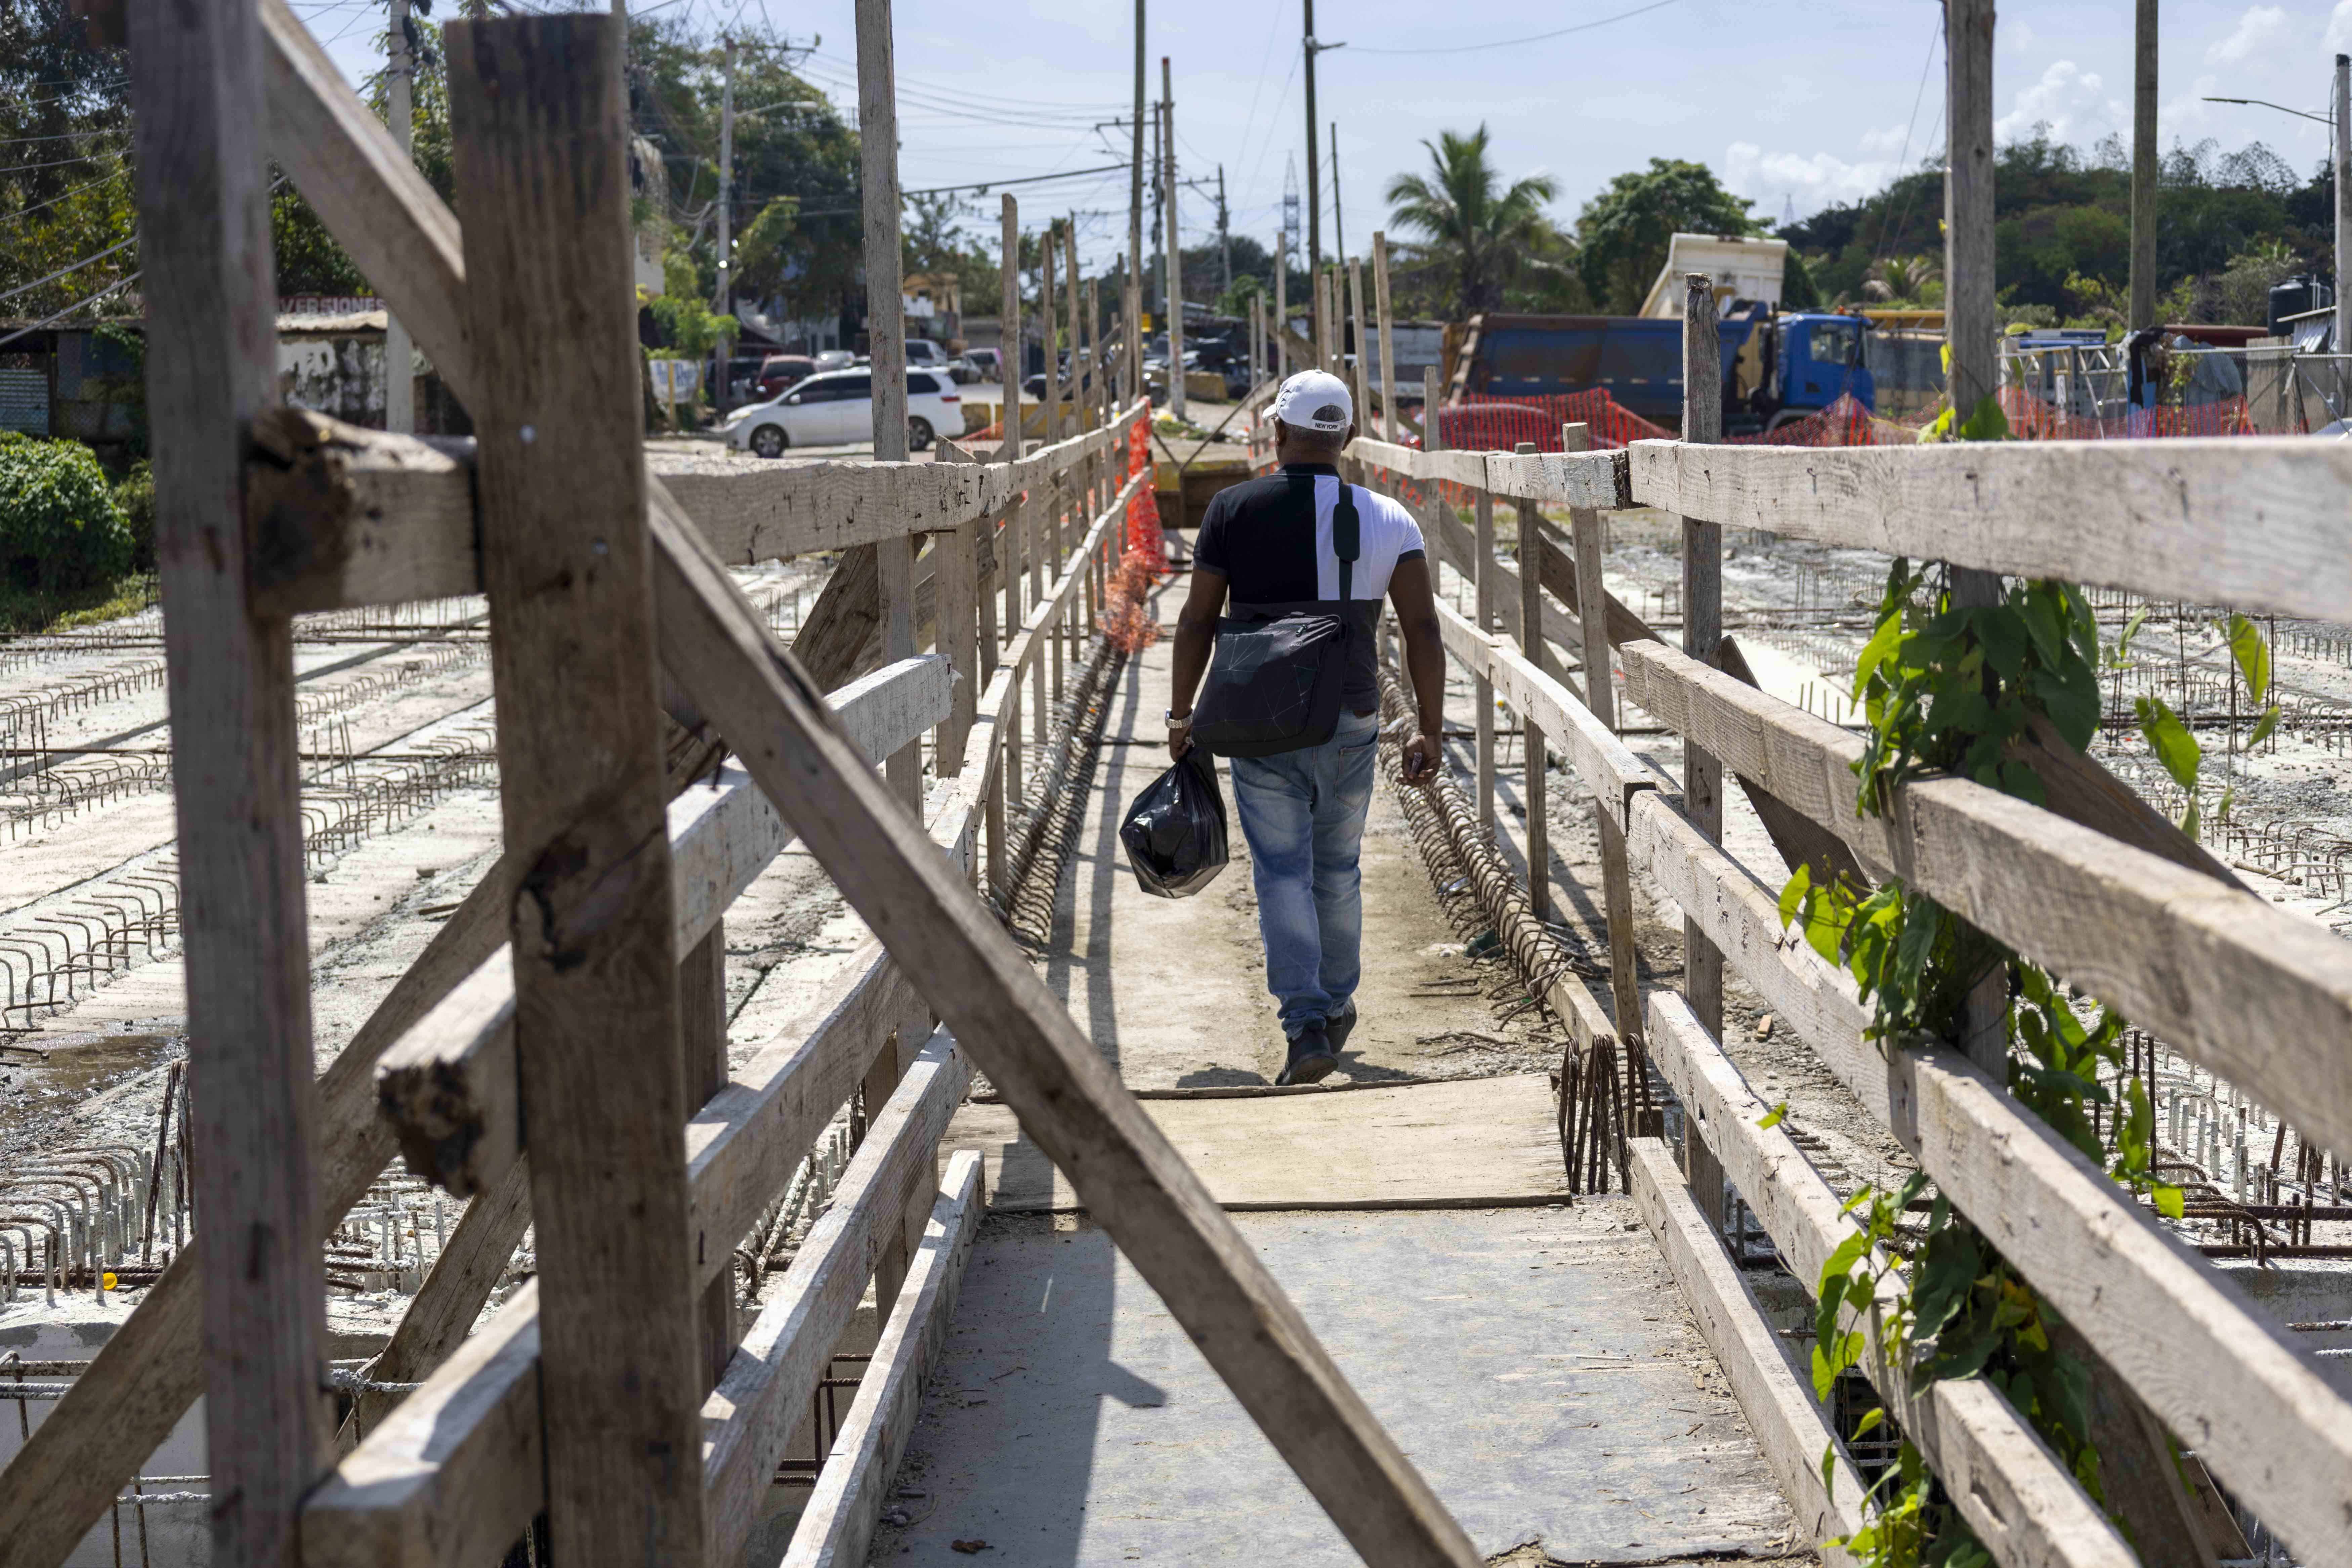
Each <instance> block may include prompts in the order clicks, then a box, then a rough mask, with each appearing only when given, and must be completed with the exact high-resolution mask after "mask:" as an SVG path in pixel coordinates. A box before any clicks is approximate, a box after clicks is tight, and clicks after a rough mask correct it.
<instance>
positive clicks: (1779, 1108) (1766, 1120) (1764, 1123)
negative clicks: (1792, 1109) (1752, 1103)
mask: <svg viewBox="0 0 2352 1568" xmlns="http://www.w3.org/2000/svg"><path fill="white" fill-rule="evenodd" d="M1788 1114H1789V1102H1788V1101H1787V1100H1782V1101H1781V1102H1780V1104H1778V1105H1776V1106H1774V1107H1773V1108H1772V1109H1771V1110H1769V1111H1767V1112H1765V1113H1764V1114H1763V1115H1762V1116H1759V1117H1758V1118H1757V1119H1756V1125H1757V1126H1759V1127H1778V1126H1780V1119H1781V1118H1782V1117H1784V1116H1786V1115H1788Z"/></svg>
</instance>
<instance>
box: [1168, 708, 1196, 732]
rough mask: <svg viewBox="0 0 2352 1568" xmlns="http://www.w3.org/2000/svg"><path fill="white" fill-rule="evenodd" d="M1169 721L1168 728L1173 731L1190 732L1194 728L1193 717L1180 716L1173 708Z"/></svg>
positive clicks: (1169, 714)
mask: <svg viewBox="0 0 2352 1568" xmlns="http://www.w3.org/2000/svg"><path fill="white" fill-rule="evenodd" d="M1167 719H1168V727H1169V728H1170V729H1171V730H1189V729H1191V728H1192V715H1191V714H1190V713H1186V714H1182V715H1181V716H1180V715H1179V714H1178V713H1177V711H1176V710H1174V709H1173V708H1171V709H1169V710H1168V711H1167Z"/></svg>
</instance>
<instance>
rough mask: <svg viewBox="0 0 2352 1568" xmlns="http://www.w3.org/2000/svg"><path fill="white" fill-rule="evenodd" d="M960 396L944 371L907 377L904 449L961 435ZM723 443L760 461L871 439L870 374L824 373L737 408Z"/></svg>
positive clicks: (863, 370) (924, 447) (913, 372)
mask: <svg viewBox="0 0 2352 1568" xmlns="http://www.w3.org/2000/svg"><path fill="white" fill-rule="evenodd" d="M962 401H963V400H962V398H961V395H959V394H958V393H957V391H956V389H955V385H954V384H953V383H951V382H950V381H949V380H948V378H947V373H946V372H945V371H929V370H910V371H908V373H907V446H908V450H910V451H916V452H920V451H925V450H927V449H929V447H930V444H931V441H932V439H933V438H934V437H936V436H937V435H938V434H939V433H940V431H941V430H947V431H949V432H950V433H951V434H955V435H961V434H962V432H963V418H962V416H963V410H962V408H961V403H962ZM726 428H727V441H728V444H729V445H730V446H731V447H735V448H736V449H737V450H739V451H749V452H756V453H758V454H759V455H760V456H761V457H762V458H780V457H782V456H783V454H784V452H785V451H786V450H787V449H788V448H790V447H845V446H849V445H851V444H853V443H856V442H863V441H870V440H872V439H873V438H874V373H873V371H872V369H871V368H870V367H867V366H865V365H860V366H858V367H856V369H854V370H834V371H824V372H821V373H819V374H815V375H812V376H810V377H808V378H807V379H806V380H804V381H802V382H800V383H798V384H795V385H794V386H793V388H792V389H791V390H790V391H788V392H786V393H784V394H783V395H782V396H780V397H777V398H775V399H773V400H772V401H771V402H767V403H754V404H752V405H750V406H748V407H744V408H739V409H737V410H736V411H735V412H734V413H733V414H731V415H730V416H728V418H727V426H726Z"/></svg>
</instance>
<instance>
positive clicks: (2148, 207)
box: [2130, 0, 2156, 331]
mask: <svg viewBox="0 0 2352 1568" xmlns="http://www.w3.org/2000/svg"><path fill="white" fill-rule="evenodd" d="M2132 44H2133V56H2132V169H2131V317H2130V321H2131V329H2132V331H2138V330H2139V329H2140V328H2142V327H2152V326H2154V325H2156V0H2137V6H2136V9H2135V14H2134V20H2133V37H2132Z"/></svg>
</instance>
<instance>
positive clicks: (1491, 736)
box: [1470, 485, 1541, 837]
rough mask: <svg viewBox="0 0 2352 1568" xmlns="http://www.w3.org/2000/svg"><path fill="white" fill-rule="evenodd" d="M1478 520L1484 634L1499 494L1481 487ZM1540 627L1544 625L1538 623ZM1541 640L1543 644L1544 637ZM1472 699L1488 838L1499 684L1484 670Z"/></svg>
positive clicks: (1476, 566)
mask: <svg viewBox="0 0 2352 1568" xmlns="http://www.w3.org/2000/svg"><path fill="white" fill-rule="evenodd" d="M1471 505H1472V508H1473V513H1474V516H1475V519H1476V526H1475V549H1474V550H1473V552H1472V554H1471V557H1470V586H1471V590H1472V592H1473V593H1474V594H1475V601H1474V603H1475V608H1476V611H1477V616H1478V630H1479V633H1480V635H1482V636H1484V635H1487V634H1491V633H1492V632H1493V631H1494V629H1495V619H1496V617H1495V492H1494V491H1492V490H1490V489H1486V486H1484V485H1481V486H1479V487H1478V490H1477V493H1476V495H1475V498H1474V500H1472V502H1471ZM1538 624H1540V623H1538ZM1537 640H1538V641H1540V640H1541V639H1540V638H1538V639H1537ZM1470 689H1471V693H1472V697H1471V700H1473V701H1475V703H1476V704H1477V705H1478V710H1477V712H1476V714H1475V716H1474V717H1473V718H1472V720H1471V725H1472V727H1473V728H1474V729H1475V731H1477V736H1478V822H1479V825H1480V826H1483V827H1485V828H1486V834H1487V837H1494V834H1495V681H1494V678H1493V677H1491V676H1489V675H1488V674H1487V673H1486V670H1485V669H1484V668H1480V669H1478V670H1477V671H1475V673H1474V674H1473V675H1472V677H1471V682H1470Z"/></svg>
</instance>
